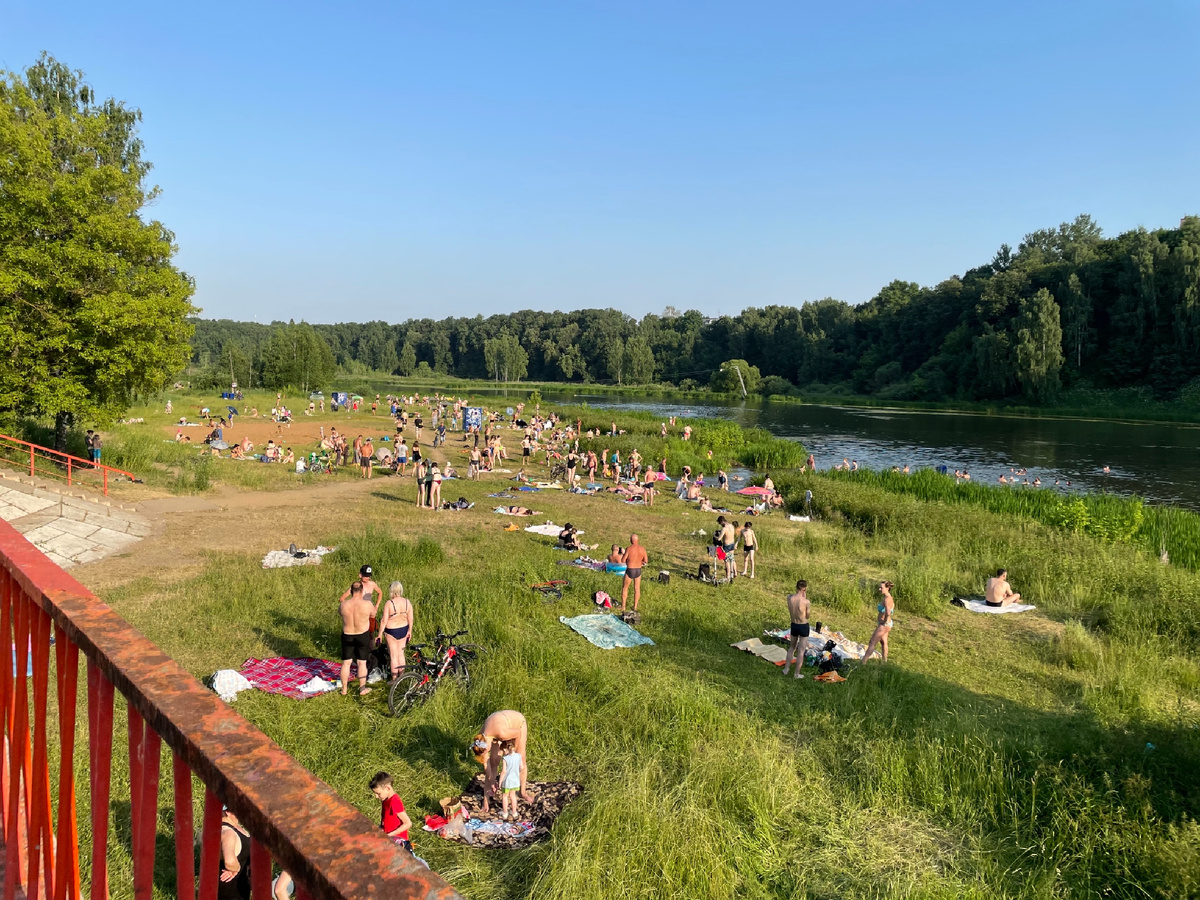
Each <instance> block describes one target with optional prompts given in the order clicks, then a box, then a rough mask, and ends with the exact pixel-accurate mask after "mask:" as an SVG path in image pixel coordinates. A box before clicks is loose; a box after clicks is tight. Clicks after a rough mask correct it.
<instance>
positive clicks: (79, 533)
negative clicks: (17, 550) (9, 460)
mask: <svg viewBox="0 0 1200 900" xmlns="http://www.w3.org/2000/svg"><path fill="white" fill-rule="evenodd" d="M26 480H27V479H19V480H14V477H9V475H8V474H7V473H6V474H5V476H4V477H3V479H2V480H0V519H3V520H4V521H6V522H10V523H11V524H12V525H13V527H15V528H16V529H17V530H18V531H20V532H21V533H22V534H23V535H25V537H26V538H27V539H28V540H29V541H30V543H32V544H33V545H34V546H35V547H37V548H38V549H39V550H41V551H42V552H43V553H45V554H46V555H47V556H48V557H49V558H50V560H51V561H52V562H54V563H56V564H57V565H59V566H61V567H62V568H64V569H66V568H69V567H71V566H73V565H82V564H84V563H89V562H94V561H95V560H98V559H103V558H104V557H106V556H109V555H111V554H113V553H119V552H121V551H122V550H125V549H126V548H128V547H130V546H131V545H133V544H135V543H137V542H138V541H139V540H141V539H142V538H143V537H146V536H147V535H149V534H150V533H151V532H152V531H153V526H152V525H151V523H150V521H149V520H148V519H147V518H145V516H143V515H141V514H140V513H138V512H137V511H135V510H134V509H132V508H130V507H127V506H122V505H120V504H113V503H112V502H111V501H109V500H106V499H105V500H102V499H99V498H97V499H91V498H89V497H82V496H79V495H78V492H75V493H71V492H70V491H69V489H66V490H63V491H58V490H55V489H54V487H53V486H50V485H45V484H42V483H41V482H40V481H39V480H37V479H35V480H33V482H32V483H28V484H27V483H25V481H26Z"/></svg>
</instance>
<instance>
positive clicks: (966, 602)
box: [950, 594, 1037, 616]
mask: <svg viewBox="0 0 1200 900" xmlns="http://www.w3.org/2000/svg"><path fill="white" fill-rule="evenodd" d="M950 602H951V603H953V604H954V605H955V606H961V607H962V608H963V609H965V610H967V611H968V612H977V613H991V614H992V615H994V616H1002V615H1004V614H1005V613H1021V612H1029V610H1031V609H1037V607H1036V606H1034V605H1033V604H1032V603H1010V604H1008V606H988V605H987V601H986V600H984V599H983V595H982V594H976V595H974V596H972V597H955V598H954V599H953V600H951V601H950Z"/></svg>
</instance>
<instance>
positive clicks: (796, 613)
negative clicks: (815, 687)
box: [783, 579, 809, 678]
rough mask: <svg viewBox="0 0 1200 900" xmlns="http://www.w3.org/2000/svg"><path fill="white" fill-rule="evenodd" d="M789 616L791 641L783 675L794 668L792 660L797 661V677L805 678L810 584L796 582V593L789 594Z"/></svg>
mask: <svg viewBox="0 0 1200 900" xmlns="http://www.w3.org/2000/svg"><path fill="white" fill-rule="evenodd" d="M787 605H788V614H789V615H790V616H791V619H792V628H791V633H792V637H791V640H790V641H789V642H788V653H787V659H786V660H784V663H783V674H784V675H785V676H786V675H787V673H788V669H790V668H791V667H792V659H793V658H794V659H795V660H796V677H797V678H803V677H804V675H803V674H802V673H801V672H800V669H801V668H802V667H803V666H804V646H803V643H802V642H807V640H808V634H809V627H808V609H809V606H808V582H807V581H805V580H804V579H801V580H800V581H797V582H796V593H794V594H788V598H787Z"/></svg>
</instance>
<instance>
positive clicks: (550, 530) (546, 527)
mask: <svg viewBox="0 0 1200 900" xmlns="http://www.w3.org/2000/svg"><path fill="white" fill-rule="evenodd" d="M525 530H526V531H530V532H532V533H533V534H544V535H545V536H546V537H552V538H556V537H558V536H559V534H561V533H562V530H563V527H562V526H561V525H555V524H554V523H553V522H546V523H545V524H543V525H530V526H529V527H528V528H526V529H525ZM575 533H576V534H583V532H582V531H577V532H575Z"/></svg>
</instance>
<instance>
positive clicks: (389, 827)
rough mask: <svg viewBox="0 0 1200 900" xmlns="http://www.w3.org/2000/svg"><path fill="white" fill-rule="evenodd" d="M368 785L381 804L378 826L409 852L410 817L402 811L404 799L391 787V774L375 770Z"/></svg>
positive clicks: (410, 846)
mask: <svg viewBox="0 0 1200 900" xmlns="http://www.w3.org/2000/svg"><path fill="white" fill-rule="evenodd" d="M368 786H369V787H370V788H371V793H372V794H374V795H375V799H376V800H378V801H379V802H380V803H382V804H383V810H382V812H381V814H380V819H379V827H380V828H382V829H383V831H384V833H385V834H386V835H387V836H388V837H390V838H391V839H392V840H393V841H395V842H396V843H397V844H399V845H400V846H401V847H403V848H404V849H405V850H407V851H408V852H409V853H411V852H412V849H413V846H412V844H411V843H410V842H409V840H408V829H409V828H411V827H412V819H410V818H409V817H408V813H406V812H405V811H404V801H403V800H401V799H400V795H399V794H397V793H396V791H395V789H394V788H393V787H392V776H391V775H389V774H388V773H387V772H376V773H375V777H374V778H372V779H371V782H370V784H369V785H368Z"/></svg>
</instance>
